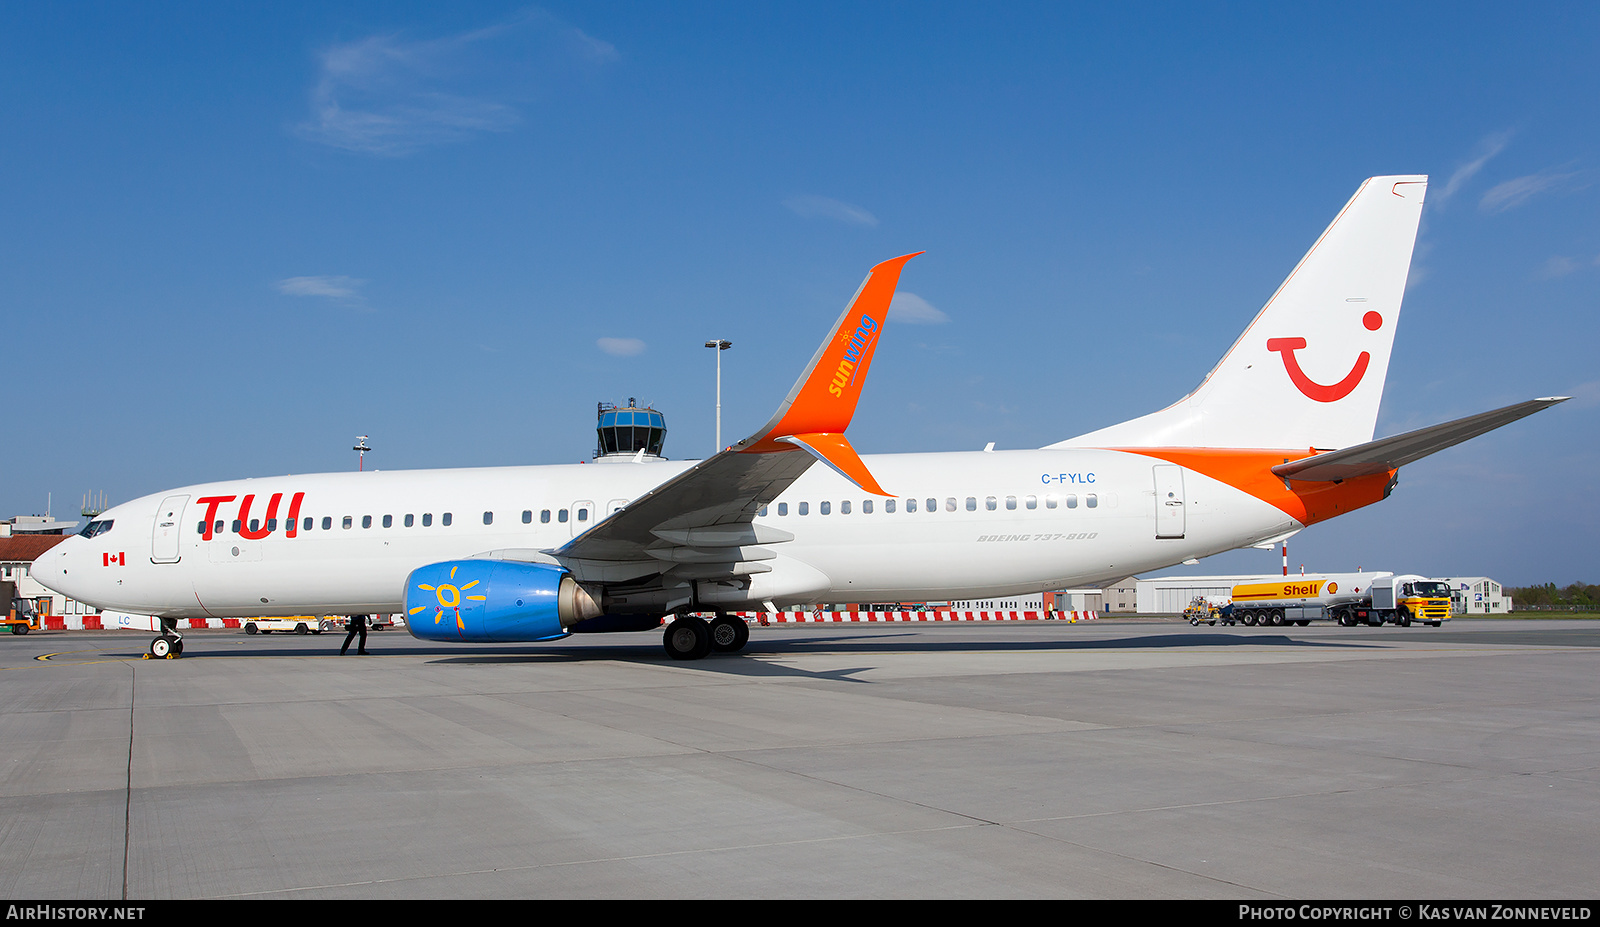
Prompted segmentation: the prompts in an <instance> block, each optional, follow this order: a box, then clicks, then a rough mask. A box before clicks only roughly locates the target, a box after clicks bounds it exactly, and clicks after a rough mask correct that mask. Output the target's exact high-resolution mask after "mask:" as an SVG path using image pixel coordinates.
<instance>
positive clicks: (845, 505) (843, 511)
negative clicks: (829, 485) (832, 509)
mask: <svg viewBox="0 0 1600 927" xmlns="http://www.w3.org/2000/svg"><path fill="white" fill-rule="evenodd" d="M839 514H840V515H849V514H850V500H849V499H846V500H844V501H843V502H841V503H839Z"/></svg>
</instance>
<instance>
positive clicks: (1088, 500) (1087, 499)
mask: <svg viewBox="0 0 1600 927" xmlns="http://www.w3.org/2000/svg"><path fill="white" fill-rule="evenodd" d="M1083 504H1084V505H1085V506H1087V507H1088V508H1091V509H1092V508H1094V507H1095V506H1097V505H1099V504H1100V499H1099V497H1097V496H1096V495H1095V494H1094V493H1089V494H1088V495H1087V496H1084V497H1083Z"/></svg>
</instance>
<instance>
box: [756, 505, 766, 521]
mask: <svg viewBox="0 0 1600 927" xmlns="http://www.w3.org/2000/svg"><path fill="white" fill-rule="evenodd" d="M756 516H757V517H759V518H766V517H767V507H766V506H764V505H763V506H762V507H761V508H760V510H758V511H757V512H756Z"/></svg>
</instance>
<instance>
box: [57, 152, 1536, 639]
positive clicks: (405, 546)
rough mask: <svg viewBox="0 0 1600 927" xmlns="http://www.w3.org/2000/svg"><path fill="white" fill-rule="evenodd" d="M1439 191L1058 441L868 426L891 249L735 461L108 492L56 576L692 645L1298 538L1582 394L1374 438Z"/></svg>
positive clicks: (245, 602)
mask: <svg viewBox="0 0 1600 927" xmlns="http://www.w3.org/2000/svg"><path fill="white" fill-rule="evenodd" d="M1426 189H1427V178H1426V177H1422V176H1399V177H1375V178H1372V179H1370V180H1368V181H1367V182H1365V183H1363V184H1362V185H1361V187H1360V189H1358V190H1357V191H1356V194H1355V196H1354V197H1352V198H1351V199H1350V201H1349V203H1347V204H1346V205H1345V207H1344V209H1343V210H1341V211H1340V212H1339V215H1338V216H1337V217H1336V218H1335V219H1334V221H1333V223H1332V224H1331V225H1330V226H1329V227H1328V229H1327V231H1325V232H1324V233H1323V234H1322V236H1321V238H1319V239H1318V240H1317V242H1316V244H1315V245H1314V246H1313V247H1312V248H1311V250H1310V252H1309V253H1307V254H1306V256H1305V257H1304V258H1303V259H1302V260H1301V262H1300V264H1299V265H1298V266H1297V267H1296V268H1295V269H1294V272H1293V273H1291V274H1290V275H1289V278H1288V279H1287V280H1286V281H1285V282H1284V283H1283V285H1282V286H1281V287H1279V289H1278V291H1277V292H1276V293H1275V294H1274V295H1273V297H1272V299H1270V300H1269V301H1268V302H1267V304H1266V306H1265V307H1264V308H1262V310H1261V311H1260V312H1259V313H1258V314H1257V315H1256V317H1255V319H1254V320H1253V321H1252V322H1251V323H1250V325H1249V327H1248V328H1246V329H1245V332H1244V334H1243V335H1242V336H1240V338H1239V340H1238V341H1237V342H1235V344H1234V345H1233V347H1232V348H1231V349H1229V351H1228V353H1227V354H1226V355H1225V356H1224V357H1223V358H1222V360H1221V361H1220V362H1219V363H1218V364H1217V365H1216V367H1215V368H1213V369H1212V371H1211V372H1210V373H1209V374H1208V375H1207V376H1206V377H1205V379H1204V380H1202V381H1201V383H1200V385H1199V386H1198V387H1197V388H1196V389H1195V390H1194V392H1192V393H1190V394H1189V395H1187V396H1185V397H1184V398H1183V399H1181V400H1179V401H1178V402H1176V403H1174V404H1173V405H1172V406H1169V407H1168V408H1166V409H1163V410H1161V411H1159V412H1155V413H1152V414H1150V415H1146V416H1143V417H1142V418H1137V419H1133V420H1131V421H1128V422H1124V423H1122V424H1120V425H1114V426H1112V427H1109V428H1105V429H1102V430H1100V431H1096V432H1093V433H1090V434H1087V435H1083V436H1081V437H1078V438H1074V439H1071V440H1067V441H1062V442H1060V443H1057V444H1051V445H1048V446H1046V447H1043V448H1040V449H1038V450H1026V451H985V452H973V453H933V454H893V455H881V456H870V457H865V458H863V457H860V456H858V455H857V454H856V452H855V450H854V449H853V448H852V447H851V445H850V442H849V441H848V440H847V439H846V438H845V436H844V432H845V429H846V428H847V427H848V425H849V424H850V420H851V417H852V416H853V414H854V412H855V407H856V402H857V398H858V397H859V395H860V392H861V386H862V382H863V381H864V379H865V377H866V375H867V371H868V369H869V368H870V366H871V364H872V357H873V353H874V350H875V349H876V347H877V345H878V339H879V336H880V334H881V333H882V331H883V325H884V321H885V319H886V317H887V315H888V311H889V304H890V301H891V299H892V298H893V296H894V290H895V286H896V284H897V282H898V280H899V277H900V273H901V269H902V268H903V266H904V265H905V263H906V262H907V261H908V260H910V259H911V257H914V255H907V256H905V257H900V258H895V259H893V260H890V261H885V262H884V263H882V264H879V265H878V266H876V267H874V268H873V269H872V271H871V273H869V274H868V276H867V279H866V281H865V282H864V283H863V284H862V285H861V288H860V289H859V290H858V291H857V292H856V295H855V297H854V298H853V299H852V300H851V301H850V304H849V306H848V308H847V309H846V310H845V311H844V314H843V315H841V316H840V317H839V320H838V322H837V323H835V325H834V327H833V330H832V332H831V333H830V334H829V336H828V338H827V340H826V341H824V342H823V344H822V346H821V347H820V348H819V349H818V350H817V353H816V355H815V356H814V357H813V358H812V360H811V363H810V365H809V366H807V367H806V369H805V371H804V372H803V373H802V374H801V376H800V379H799V380H798V381H797V382H796V383H795V385H794V388H793V389H791V390H790V392H789V395H788V396H787V398H785V399H784V401H783V402H782V404H781V405H780V406H779V407H778V411H777V412H776V414H774V415H773V417H772V419H771V421H769V422H768V423H767V424H766V425H765V426H764V427H763V428H761V429H760V430H758V431H757V432H756V433H755V434H753V435H752V436H750V437H749V438H746V439H744V440H743V441H740V442H738V443H737V444H735V445H733V446H731V447H728V448H726V449H724V450H723V451H721V452H720V453H718V454H716V455H714V456H712V457H710V458H709V459H706V460H703V461H698V462H694V461H684V462H649V463H645V462H640V463H636V464H618V465H610V466H531V467H505V468H494V469H470V470H423V471H401V472H368V473H329V474H320V475H311V476H283V477H272V478H259V479H246V480H230V481H227V482H219V483H206V484H203V485H199V486H188V487H184V488H182V489H174V490H171V491H169V492H164V493H158V494H155V495H151V496H146V497H144V498H141V499H135V500H133V501H132V502H127V503H124V504H122V505H118V506H116V507H115V508H112V509H110V510H108V511H106V512H104V513H103V514H101V515H100V516H99V517H97V518H96V519H94V520H93V521H91V522H90V523H89V525H88V526H87V527H86V528H85V529H84V531H83V532H82V533H81V535H80V536H78V537H75V538H71V539H69V540H67V541H66V542H64V543H62V544H60V545H58V546H56V547H55V548H54V549H53V550H51V551H50V552H49V553H47V554H46V555H44V556H43V557H41V558H39V560H38V561H36V563H35V565H34V575H35V577H37V578H38V579H39V580H40V581H41V582H43V583H45V584H46V585H48V586H50V587H51V588H53V589H56V590H58V591H60V592H62V593H64V594H66V595H69V596H72V597H74V598H76V599H79V600H80V601H83V602H88V603H91V604H94V605H96V606H99V607H102V608H108V609H117V610H121V611H127V612H133V613H136V614H148V615H154V616H156V617H158V618H160V619H161V620H162V622H163V628H164V630H163V633H162V634H161V636H159V637H157V638H156V639H155V640H154V642H153V643H152V653H156V654H158V655H159V654H165V653H168V652H173V651H177V652H181V648H182V644H181V640H180V639H179V638H178V637H177V635H176V631H175V625H176V621H177V620H178V619H183V618H197V617H247V616H270V615H295V614H322V615H354V614H361V613H369V612H403V613H404V614H405V616H406V623H407V626H408V627H409V628H410V629H411V633H412V634H413V635H415V636H417V637H419V638H423V639H427V640H437V641H542V640H553V639H556V638H560V637H564V636H566V635H567V634H569V633H572V632H574V631H580V632H581V631H622V630H640V629H644V628H652V627H659V626H660V625H661V623H662V622H663V620H664V619H672V620H671V623H670V624H669V625H668V626H667V630H666V634H665V646H666V649H667V652H668V653H669V654H671V655H672V656H673V657H676V658H680V659H692V658H698V657H701V656H704V655H705V654H707V653H708V652H710V651H711V650H723V651H730V650H738V649H739V648H740V647H742V646H743V645H744V643H745V640H746V638H747V636H748V631H747V629H746V626H745V624H744V622H743V621H742V620H740V619H738V618H737V617H733V616H730V615H729V614H728V613H730V612H733V611H737V610H745V609H765V610H775V609H779V608H785V607H794V606H799V605H809V604H812V603H818V602H841V601H848V602H893V601H903V600H928V599H965V598H988V597H993V596H1001V595H1012V594H1018V593H1024V592H1033V591H1039V590H1044V589H1053V588H1063V587H1067V586H1083V585H1092V584H1095V583H1098V582H1102V581H1110V580H1114V579H1117V578H1120V577H1124V576H1128V575H1131V574H1135V573H1140V572H1143V571H1146V570H1151V569H1156V568H1159V567H1164V566H1169V565H1171V564H1175V563H1179V562H1181V561H1185V560H1190V559H1193V558H1196V557H1204V556H1207V555H1210V554H1215V553H1219V552H1221V551H1225V550H1231V549H1233V548H1237V547H1244V546H1249V545H1257V544H1265V543H1270V542H1273V541H1276V540H1278V539H1281V538H1284V537H1287V536H1288V535H1290V534H1292V533H1294V532H1296V531H1298V530H1300V529H1301V528H1304V527H1305V526H1307V525H1310V524H1314V523H1316V522H1319V521H1323V520H1325V519H1328V518H1332V517H1334V516H1336V515H1340V514H1343V513H1345V512H1348V511H1351V510H1353V509H1357V508H1361V507H1362V506H1366V505H1370V504H1372V503H1374V502H1378V501H1379V500H1381V499H1384V498H1386V497H1387V496H1388V495H1389V493H1390V492H1391V491H1392V490H1393V489H1394V487H1395V483H1396V480H1397V473H1398V470H1399V468H1400V467H1401V466H1403V465H1405V464H1407V463H1410V462H1412V461H1415V460H1418V459H1420V458H1422V457H1425V456H1427V455H1428V454H1432V453H1434V452H1436V451H1439V450H1442V449H1443V448H1446V447H1449V446H1451V445H1453V444H1456V443H1459V442H1461V441H1464V440H1466V439H1468V438H1470V437H1473V436H1474V435H1478V434H1482V433H1483V432H1486V431H1489V430H1490V429H1493V428H1497V427H1499V426H1501V425H1504V424H1506V423H1508V422H1511V421H1514V420H1516V419H1518V418H1521V417H1522V416H1524V415H1528V414H1531V413H1533V412H1535V411H1538V410H1539V409H1542V408H1545V407H1547V406H1549V405H1552V404H1554V403H1556V402H1560V401H1561V399H1560V398H1550V399H1536V400H1531V401H1529V402H1524V403H1520V404H1518V405H1514V406H1509V407H1507V408H1504V409H1499V410H1496V411H1493V412H1486V413H1483V414H1481V415H1477V416H1472V417H1470V418H1466V419H1461V420H1458V421H1455V422H1449V423H1446V424H1443V425H1436V426H1433V427H1431V428H1426V429H1422V430H1420V431H1416V432H1411V433H1408V434H1404V435H1399V436H1395V437H1391V438H1385V439H1381V440H1377V441H1374V440H1373V430H1374V427H1375V424H1376V421H1377V414H1378V402H1379V399H1380V398H1381V397H1382V394H1383V384H1384V379H1385V376H1386V374H1387V371H1388V364H1389V353H1390V348H1391V346H1392V345H1393V343H1394V332H1395V324H1396V322H1397V321H1398V319H1399V314H1400V302H1401V297H1402V295H1403V293H1404V291H1405V284H1406V276H1407V273H1408V270H1409V266H1410V262H1411V251H1412V247H1413V244H1414V242H1415V239H1416V231H1417V223H1418V220H1419V218H1420V216H1421V213H1422V205H1423V194H1424V192H1425V190H1426ZM819 462H820V463H821V464H822V466H814V465H815V464H817V463H819ZM707 612H711V613H715V614H716V616H717V617H716V618H714V619H713V620H712V621H709V622H707V621H705V620H703V619H701V618H699V617H697V616H696V614H697V613H699V614H703V613H707Z"/></svg>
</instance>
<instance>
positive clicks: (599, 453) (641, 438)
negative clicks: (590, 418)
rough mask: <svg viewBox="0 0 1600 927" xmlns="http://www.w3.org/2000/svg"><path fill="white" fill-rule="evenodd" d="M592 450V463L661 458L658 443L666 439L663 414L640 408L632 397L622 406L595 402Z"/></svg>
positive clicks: (665, 421)
mask: <svg viewBox="0 0 1600 927" xmlns="http://www.w3.org/2000/svg"><path fill="white" fill-rule="evenodd" d="M598 417H599V418H598V421H597V423H596V425H595V433H596V435H597V436H598V439H599V444H598V445H597V446H596V447H595V449H594V459H595V462H596V463H608V462H612V461H628V460H641V459H642V460H665V459H666V458H664V457H662V456H661V445H662V443H663V442H665V441H666V440H667V417H666V416H664V415H662V414H661V413H660V412H657V411H656V410H655V409H652V408H650V407H649V406H645V407H644V408H640V407H639V406H638V404H637V401H636V400H634V399H633V398H631V397H630V398H629V399H628V404H627V405H626V406H618V405H614V404H612V403H609V402H602V403H600V404H599V409H598Z"/></svg>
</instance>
